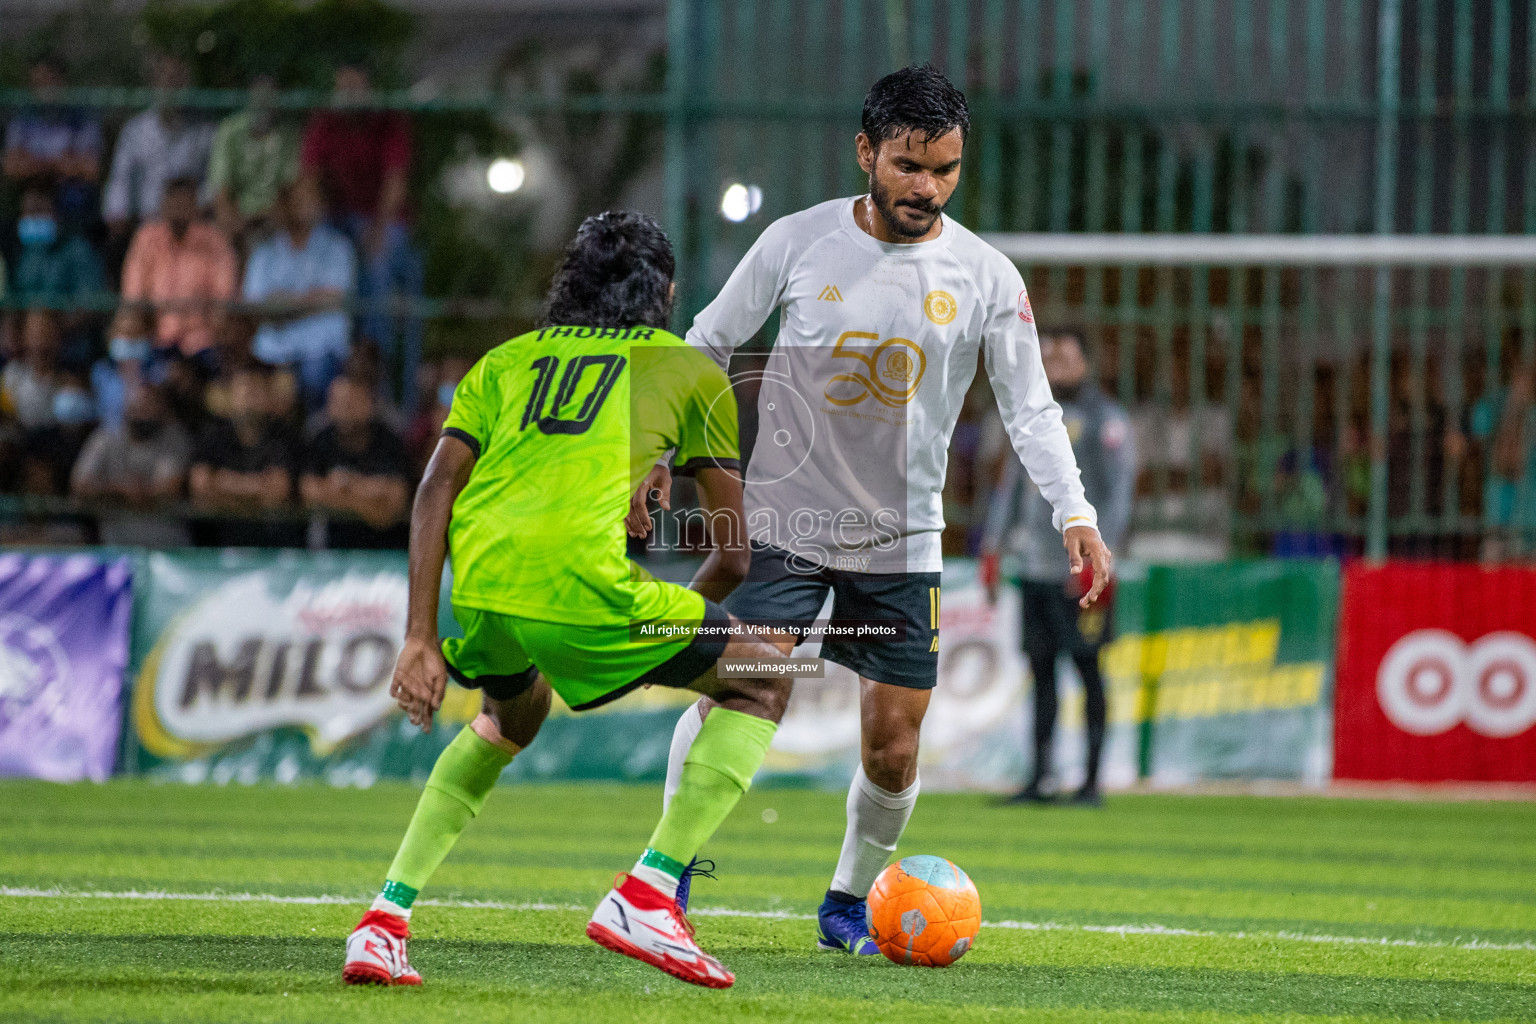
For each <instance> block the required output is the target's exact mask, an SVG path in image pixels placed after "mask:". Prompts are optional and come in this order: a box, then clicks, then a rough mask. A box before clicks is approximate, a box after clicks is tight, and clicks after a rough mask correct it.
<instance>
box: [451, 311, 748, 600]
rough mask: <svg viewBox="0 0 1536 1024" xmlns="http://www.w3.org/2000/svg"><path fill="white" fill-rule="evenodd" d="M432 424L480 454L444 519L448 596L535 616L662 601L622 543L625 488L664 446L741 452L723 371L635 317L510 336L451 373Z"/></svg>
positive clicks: (726, 462) (684, 466) (685, 464)
mask: <svg viewBox="0 0 1536 1024" xmlns="http://www.w3.org/2000/svg"><path fill="white" fill-rule="evenodd" d="M443 432H444V433H445V434H447V435H450V436H453V437H457V438H459V439H460V440H462V441H464V442H465V443H466V444H468V445H469V446H470V447H471V448H473V449H474V450H475V452H476V455H477V456H478V458H477V460H476V462H475V466H474V470H473V471H472V472H471V474H470V477H469V483H468V484H467V485H466V486H465V487H464V490H463V491H462V492H460V494H459V497H458V500H457V501H455V502H454V504H453V518H452V521H451V522H450V524H449V527H448V545H449V551H450V552H451V555H452V558H453V602H454V604H455V605H461V606H464V607H468V608H479V609H483V610H486V611H493V612H500V613H502V614H505V615H517V616H523V617H526V618H531V619H541V620H544V621H549V622H580V623H589V624H600V623H628V622H632V621H635V620H641V619H651V618H665V617H667V615H668V614H669V613H672V612H673V611H674V605H675V601H668V600H667V599H666V598H665V597H663V596H662V595H663V590H664V588H658V587H657V586H655V585H654V583H652V582H650V581H651V577H650V574H648V573H646V572H645V570H643V569H641V568H640V567H639V566H636V565H634V564H633V563H632V562H630V560H629V558H628V557H627V556H626V554H625V541H626V535H625V531H624V516H625V515H626V514H627V513H628V512H629V500H630V495H632V494H633V493H634V491H635V488H636V487H638V486H639V484H640V480H641V478H642V477H644V476H645V474H646V473H647V472H648V471H649V470H650V468H651V466H653V465H655V463H656V460H657V459H658V458H659V457H660V456H661V455H662V454H663V453H665V452H666V451H667V450H668V449H676V456H675V463H674V464H675V467H676V470H675V471H676V472H679V473H690V472H694V471H696V470H698V469H700V468H702V467H706V466H718V467H723V468H732V469H734V468H738V467H739V458H740V455H739V451H738V447H737V432H736V399H735V397H734V395H733V394H732V392H731V385H730V381H729V379H728V378H727V377H726V376H725V374H724V373H723V372H722V371H721V370H720V368H719V367H718V366H716V365H715V363H714V362H713V361H711V360H710V359H709V358H708V357H707V356H705V355H703V354H702V353H700V352H697V351H696V350H694V349H692V348H690V347H689V346H688V345H687V343H685V342H684V341H683V340H682V339H681V338H678V337H677V336H676V335H673V334H669V333H667V332H666V331H660V330H654V329H652V328H648V327H637V328H631V329H629V330H618V329H612V328H609V329H604V328H596V327H547V328H545V329H544V330H541V331H534V332H531V333H529V334H524V335H522V336H521V337H518V338H513V339H512V340H511V341H509V342H506V343H505V344H503V345H500V346H498V347H497V348H494V349H492V350H491V351H490V352H488V353H486V355H485V356H484V358H482V359H481V360H480V361H479V362H478V363H476V364H475V366H474V368H473V369H472V370H470V371H469V374H468V375H467V376H466V377H465V378H464V379H463V380H462V381H461V382H460V383H459V386H458V388H457V389H456V390H455V391H454V394H453V406H452V408H451V409H450V411H449V413H448V419H447V421H446V422H445V423H444V424H443Z"/></svg>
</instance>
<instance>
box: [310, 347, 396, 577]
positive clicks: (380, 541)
mask: <svg viewBox="0 0 1536 1024" xmlns="http://www.w3.org/2000/svg"><path fill="white" fill-rule="evenodd" d="M325 411H326V415H327V416H328V418H329V419H330V423H329V424H327V425H326V426H325V428H324V429H322V430H321V431H320V433H318V434H316V435H315V438H314V440H313V441H311V442H310V444H309V451H308V453H307V455H306V458H305V461H304V475H303V476H302V477H300V479H299V489H300V491H301V493H302V494H303V496H304V504H306V505H308V506H310V507H311V508H316V509H320V510H321V511H332V512H341V513H344V514H346V515H347V516H349V517H356V519H360V520H362V521H361V522H356V521H351V520H348V519H344V520H342V521H340V522H331V523H328V524H327V526H326V544H325V546H326V547H328V548H403V547H405V545H406V541H407V539H408V538H407V536H406V521H405V520H406V505H407V503H408V502H409V501H410V497H411V483H410V463H409V460H408V459H407V458H406V454H405V442H404V441H402V440H401V439H400V435H399V434H396V433H395V432H394V431H393V430H390V429H389V427H387V426H385V425H384V423H383V422H382V421H381V420H379V418H378V417H377V416H376V415H374V399H373V388H372V387H371V386H370V385H369V384H368V383H367V382H365V381H361V380H354V379H353V378H351V377H345V376H343V377H337V378H336V379H335V380H334V381H332V382H331V387H330V392H329V395H328V397H327V401H326V406H325Z"/></svg>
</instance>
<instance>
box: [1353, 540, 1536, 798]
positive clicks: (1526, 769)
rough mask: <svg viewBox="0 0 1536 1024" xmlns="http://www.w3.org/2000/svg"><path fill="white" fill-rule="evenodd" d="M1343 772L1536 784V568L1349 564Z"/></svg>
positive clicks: (1359, 776)
mask: <svg viewBox="0 0 1536 1024" xmlns="http://www.w3.org/2000/svg"><path fill="white" fill-rule="evenodd" d="M1334 774H1335V776H1336V777H1337V778H1341V779H1365V780H1390V779H1401V780H1409V781H1416V782H1452V781H1459V782H1536V570H1531V569H1516V568H1506V569H1484V568H1482V567H1480V566H1475V565H1450V564H1422V565H1413V564H1406V563H1404V564H1388V565H1384V566H1379V567H1374V568H1373V567H1368V566H1365V565H1355V566H1352V567H1350V569H1349V570H1348V571H1347V572H1346V573H1345V576H1344V612H1343V617H1342V620H1341V623H1340V642H1339V686H1338V700H1337V706H1336V708H1335V712H1334Z"/></svg>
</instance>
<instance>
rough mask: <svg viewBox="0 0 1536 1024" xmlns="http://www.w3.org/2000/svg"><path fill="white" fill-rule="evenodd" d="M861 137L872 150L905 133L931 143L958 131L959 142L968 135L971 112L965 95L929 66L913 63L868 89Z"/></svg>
mask: <svg viewBox="0 0 1536 1024" xmlns="http://www.w3.org/2000/svg"><path fill="white" fill-rule="evenodd" d="M863 128H864V134H865V135H866V136H868V138H869V141H870V142H872V143H874V144H875V146H876V147H878V146H879V145H880V143H882V142H884V141H885V140H886V139H894V138H895V137H896V136H898V135H904V134H906V133H907V132H913V133H915V134H917V136H918V137H919V139H920V141H922V142H932V141H933V140H934V139H937V138H939V137H940V136H943V135H948V134H949V133H950V132H952V131H954V130H955V129H956V128H958V129H960V141H961V142H964V141H965V139H966V137H967V136H969V135H970V134H971V111H970V107H969V106H967V105H966V102H965V93H963V92H961V91H960V90H959V89H956V88H955V87H954V86H953V85H951V84H950V82H949V79H947V78H945V77H944V75H943V74H942V73H941V72H939V70H938V69H936V68H935V67H934V66H933V65H932V64H913V65H911V66H910V67H905V68H902V69H901V70H900V71H893V72H891V73H890V74H888V75H886V76H885V77H884V78H882V79H880V81H878V82H876V83H875V84H874V85H872V86H870V87H869V92H868V93H867V94H866V95H865V97H864V123H863Z"/></svg>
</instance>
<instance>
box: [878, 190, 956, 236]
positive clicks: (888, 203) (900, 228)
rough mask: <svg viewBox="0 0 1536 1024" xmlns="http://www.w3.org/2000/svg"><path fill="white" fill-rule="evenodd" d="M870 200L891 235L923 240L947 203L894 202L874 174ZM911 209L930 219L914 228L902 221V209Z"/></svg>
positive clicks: (905, 200) (907, 200) (909, 200)
mask: <svg viewBox="0 0 1536 1024" xmlns="http://www.w3.org/2000/svg"><path fill="white" fill-rule="evenodd" d="M869 198H870V202H871V203H873V204H874V207H875V212H877V213H878V214H880V219H881V220H883V221H885V226H886V227H887V228H888V229H890V232H891V234H893V235H895V236H896V237H898V238H921V237H923V236H924V235H926V234H927V233H928V232H929V231H932V230H933V222H934V221H936V220H938V219H939V214H941V213H943V212H944V207H945V206H946V205H948V204H945V203H924V202H919V201H917V200H914V199H903V200H901V201H900V202H892V200H891V193H890V192H889V191H887V190H886V189H885V187H884V186H882V185H881V184H880V179H878V178H876V177H875V176H874V175H873V174H871V175H870V176H869ZM903 206H906V207H909V208H911V209H914V210H918V211H920V212H922V213H926V214H929V215H930V216H929V218H928V220H927V221H925V222H924V223H923V224H922V225H921V226H920V227H913V226H912V225H910V224H909V223H908V222H907V221H905V220H902V218H901V213H900V207H903Z"/></svg>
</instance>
